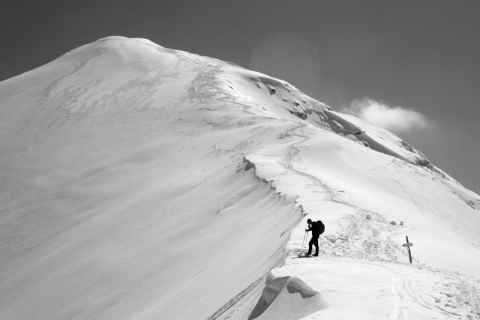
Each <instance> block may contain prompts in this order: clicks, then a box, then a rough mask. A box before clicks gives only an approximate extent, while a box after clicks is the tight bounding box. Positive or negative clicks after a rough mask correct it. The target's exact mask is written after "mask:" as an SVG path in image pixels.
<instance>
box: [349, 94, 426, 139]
mask: <svg viewBox="0 0 480 320" xmlns="http://www.w3.org/2000/svg"><path fill="white" fill-rule="evenodd" d="M342 112H344V113H348V114H352V115H354V116H357V117H359V118H361V119H363V120H366V121H368V122H370V123H371V124H374V125H376V126H379V127H382V128H384V129H387V130H390V131H393V132H395V133H403V132H407V131H409V130H412V129H428V128H429V127H430V125H429V122H428V121H427V118H425V116H424V115H423V114H421V113H420V112H418V111H415V110H410V109H406V108H404V107H402V106H389V105H387V104H386V103H384V102H379V101H376V100H373V99H370V98H363V99H356V100H353V101H352V102H351V103H350V106H348V107H345V108H343V109H342Z"/></svg>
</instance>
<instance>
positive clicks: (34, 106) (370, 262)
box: [0, 37, 480, 320]
mask: <svg viewBox="0 0 480 320" xmlns="http://www.w3.org/2000/svg"><path fill="white" fill-rule="evenodd" d="M0 115H1V116H0V238H1V241H0V306H1V307H0V318H1V319H212V320H213V319H233V320H240V319H258V320H270V319H304V320H306V319H311V320H313V319H480V268H479V267H478V266H480V232H479V230H480V197H479V196H478V195H476V194H475V193H473V192H471V191H469V190H467V189H465V188H464V187H463V186H462V185H461V184H460V183H458V182H457V181H455V180H454V179H453V178H452V177H450V176H448V175H447V174H446V173H445V172H443V171H442V170H440V169H439V168H437V167H435V166H434V165H433V164H432V163H431V162H430V161H429V160H428V159H427V158H426V157H425V156H424V155H423V154H422V153H420V152H419V151H417V150H416V149H415V148H413V147H412V146H410V145H409V144H408V143H407V142H405V141H403V140H402V139H400V138H399V137H397V136H395V135H393V134H391V133H390V132H388V131H386V130H383V129H380V128H376V127H375V126H373V125H371V124H369V123H367V122H364V121H362V120H360V119H358V118H355V117H353V116H351V115H346V114H342V113H339V112H336V111H334V110H332V108H331V107H329V106H327V105H325V104H323V103H321V102H318V101H316V100H314V99H312V98H310V97H308V96H306V95H305V94H303V93H302V92H300V91H299V90H298V89H296V88H295V87H294V86H293V85H292V84H289V83H287V82H285V81H283V80H280V79H275V78H272V77H269V76H267V75H264V74H261V73H258V72H254V71H250V70H246V69H243V68H241V67H238V66H236V65H234V64H231V63H227V62H223V61H220V60H216V59H213V58H208V57H201V56H198V55H195V54H190V53H187V52H183V51H178V50H171V49H167V48H163V47H161V46H159V45H157V44H155V43H153V42H151V41H149V40H145V39H128V38H123V37H109V38H105V39H101V40H98V41H96V42H94V43H91V44H88V45H85V46H83V47H80V48H78V49H75V50H73V51H71V52H68V53H66V54H65V55H63V56H62V57H60V58H58V59H56V60H54V61H52V62H50V63H48V64H46V65H44V66H42V67H40V68H37V69H35V70H32V71H30V72H27V73H24V74H22V75H19V76H17V77H14V78H11V79H8V80H6V81H3V82H1V83H0ZM307 219H312V220H314V221H316V220H322V221H323V222H324V223H325V225H326V231H325V233H324V234H322V235H321V237H320V241H319V243H320V255H319V257H308V258H307V257H303V256H302V255H301V253H303V252H305V250H306V249H305V248H302V244H303V240H304V236H305V228H306V220H307ZM406 236H408V239H409V241H410V242H411V243H413V246H412V247H411V250H412V256H413V263H412V264H410V263H409V259H408V254H407V249H406V247H403V246H402V245H403V244H404V243H405V242H406Z"/></svg>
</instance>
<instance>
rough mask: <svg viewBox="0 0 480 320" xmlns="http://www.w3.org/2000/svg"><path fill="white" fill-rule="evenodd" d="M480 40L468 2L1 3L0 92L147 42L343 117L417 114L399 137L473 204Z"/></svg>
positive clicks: (477, 11) (477, 17)
mask: <svg viewBox="0 0 480 320" xmlns="http://www.w3.org/2000/svg"><path fill="white" fill-rule="evenodd" d="M479 31H480V1H468V0H459V1H453V0H445V1H443V0H431V1H425V0H423V1H422V0H418V1H413V0H411V1H408V0H407V1H387V0H382V1H365V0H362V1H355V0H352V1H338V0H335V1H333V0H331V1H320V0H311V1H301V0H291V1H282V0H271V1H264V0H255V1H253V0H252V1H249V0H242V1H227V0H219V1H198V0H192V1H186V0H183V1H179V0H177V1H168V2H167V1H158V0H157V1H126V0H115V1H102V0H97V1H88V0H83V1H70V0H60V1H59V0H49V1H35V0H31V1H22V0H3V1H1V2H0V35H1V41H2V42H1V48H2V50H0V61H1V68H0V80H4V79H7V78H9V77H12V76H15V75H17V74H20V73H22V72H25V71H28V70H30V69H33V68H36V67H38V66H40V65H42V64H44V63H47V62H49V61H51V60H53V59H55V58H57V57H58V56H60V55H62V54H64V53H65V52H67V51H69V50H71V49H74V48H76V47H78V46H80V45H83V44H86V43H89V42H93V41H95V40H97V39H99V38H102V37H105V36H110V35H122V36H127V37H141V38H148V39H150V40H152V41H154V42H156V43H158V44H160V45H162V46H165V47H169V48H174V49H181V50H185V51H189V52H193V53H197V54H201V55H207V56H211V57H215V58H219V59H222V60H227V61H231V62H235V63H237V64H239V65H241V66H244V67H247V68H248V67H251V68H255V69H257V71H262V72H265V73H268V74H270V75H272V76H274V77H279V78H284V79H285V80H287V81H289V82H292V83H293V84H294V85H295V86H297V87H298V88H299V89H301V90H303V91H305V92H306V93H308V94H310V95H311V96H313V97H314V98H316V99H318V100H320V101H322V102H325V103H327V104H329V105H331V106H332V107H333V108H334V109H336V110H339V111H340V110H342V109H343V108H345V107H349V106H350V104H351V102H352V101H353V100H357V101H359V100H361V99H363V98H366V97H368V98H369V99H371V100H374V101H376V102H380V103H383V104H384V105H386V106H389V107H397V108H402V109H404V110H414V111H417V112H418V113H420V114H421V115H423V117H424V118H425V119H426V121H427V123H428V124H429V125H428V126H427V127H415V126H414V127H412V128H411V129H410V130H408V131H404V132H402V133H398V134H399V135H400V136H401V137H402V138H404V139H405V140H406V141H408V142H409V143H411V144H412V145H413V146H415V147H416V148H417V149H419V150H420V151H421V152H423V153H425V154H426V156H427V157H428V158H429V159H430V160H431V161H432V162H433V163H434V164H435V165H436V166H438V167H440V168H441V169H443V170H445V171H446V172H447V173H448V174H450V175H452V176H453V177H454V178H455V179H457V180H459V181H460V182H461V183H462V184H464V185H465V186H466V187H468V188H470V189H472V190H474V191H475V192H476V193H480V170H479V168H478V164H479V163H480V143H479V142H478V137H480V126H479V125H478V120H479V118H480V117H479V115H480V105H479V101H480V87H479V85H480V36H479ZM292 48H293V49H292ZM295 48H296V49H295ZM269 52H270V54H268V53H269ZM265 53H267V54H265ZM269 57H270V58H269ZM282 65H283V67H281V66H282ZM278 66H280V67H278ZM295 66H296V68H293V67H295Z"/></svg>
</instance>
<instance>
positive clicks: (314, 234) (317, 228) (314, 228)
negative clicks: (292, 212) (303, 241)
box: [307, 221, 320, 238]
mask: <svg viewBox="0 0 480 320" xmlns="http://www.w3.org/2000/svg"><path fill="white" fill-rule="evenodd" d="M307 231H312V238H318V237H319V236H320V226H319V223H318V222H316V221H315V222H312V224H311V225H310V226H309V227H308V229H307Z"/></svg>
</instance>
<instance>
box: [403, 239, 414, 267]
mask: <svg viewBox="0 0 480 320" xmlns="http://www.w3.org/2000/svg"><path fill="white" fill-rule="evenodd" d="M406 238H407V243H404V244H402V246H404V247H407V249H408V258H409V259H410V263H412V253H411V252H410V247H411V246H413V242H408V236H407V237H406Z"/></svg>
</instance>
